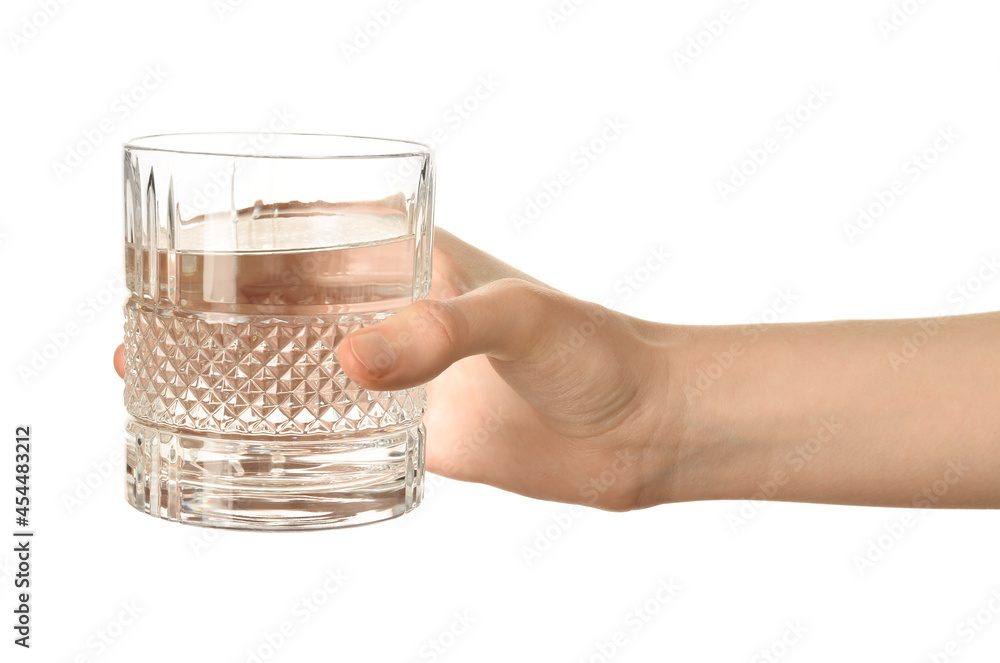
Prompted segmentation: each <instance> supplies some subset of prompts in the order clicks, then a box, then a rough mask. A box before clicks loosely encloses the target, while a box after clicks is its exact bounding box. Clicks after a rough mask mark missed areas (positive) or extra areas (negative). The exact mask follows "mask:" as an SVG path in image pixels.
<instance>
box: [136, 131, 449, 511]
mask: <svg viewBox="0 0 1000 663" xmlns="http://www.w3.org/2000/svg"><path fill="white" fill-rule="evenodd" d="M124 166H125V274H126V284H127V286H128V290H129V296H128V300H127V301H126V302H125V306H124V311H125V407H126V409H127V411H128V417H127V420H126V424H125V445H126V462H125V474H126V497H127V499H128V502H129V503H130V504H131V505H132V506H134V507H135V508H136V509H138V510H139V511H142V512H144V513H148V514H150V515H152V516H157V517H160V518H164V519H167V520H173V521H179V522H183V523H189V524H194V525H204V526H210V527H230V528H240V529H257V530H280V529H309V528H325V527H339V526H346V525H356V524H361V523H369V522H374V521H378V520H383V519H386V518H391V517H394V516H398V515H400V514H403V513H405V512H407V511H410V510H411V509H413V508H414V507H416V506H417V505H418V504H419V503H420V500H421V497H422V494H423V472H424V426H423V424H422V423H421V417H422V415H423V413H424V409H425V405H426V396H425V392H424V387H423V386H419V387H415V388H412V389H406V390H402V391H369V390H366V389H362V388H361V387H359V386H358V385H356V384H355V383H354V382H352V381H351V380H350V379H348V378H347V376H346V375H345V374H344V372H343V371H342V370H341V367H340V364H339V362H338V360H337V354H336V353H337V346H338V345H339V343H340V341H341V340H342V339H343V338H344V336H345V335H347V334H349V333H350V332H352V331H354V330H356V329H358V328H360V327H364V326H366V325H370V324H372V323H373V322H376V321H379V320H382V319H384V318H386V317H387V316H390V315H392V314H393V313H395V312H396V311H398V310H399V309H400V308H402V307H404V306H406V305H407V304H409V303H411V302H413V301H414V300H416V299H420V298H423V297H425V296H426V295H427V292H428V290H429V288H430V278H431V243H432V238H433V230H432V226H433V208H434V168H433V155H432V153H431V150H430V149H429V148H427V147H426V146H424V145H420V144H417V143H411V142H407V141H397V140H386V139H378V138H360V137H352V136H330V135H310V134H261V135H257V134H239V133H201V134H173V135H159V136H146V137H143V138H137V139H135V140H132V141H130V142H129V143H127V144H126V145H125V147H124Z"/></svg>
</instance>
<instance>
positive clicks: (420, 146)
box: [122, 131, 434, 159]
mask: <svg viewBox="0 0 1000 663" xmlns="http://www.w3.org/2000/svg"><path fill="white" fill-rule="evenodd" d="M263 135H268V136H277V137H288V136H296V137H298V138H297V139H296V140H299V139H301V138H305V139H314V140H317V141H326V142H333V143H336V142H345V141H349V142H363V143H364V144H366V145H373V144H376V143H382V144H386V145H395V146H399V147H398V149H386V150H377V149H371V150H364V149H361V150H357V149H355V150H345V149H341V150H331V151H330V152H329V153H327V152H324V151H319V152H317V153H315V154H296V153H294V151H290V152H288V153H280V154H269V153H267V152H266V151H262V152H239V151H237V150H235V149H206V148H202V149H193V148H185V147H178V146H177V145H173V144H172V143H173V142H177V141H182V140H183V139H189V140H197V139H198V138H209V137H216V138H219V137H231V138H234V139H236V138H238V137H241V136H242V137H244V138H247V139H249V138H251V137H259V136H263ZM158 143H163V144H162V145H160V144H158ZM122 149H123V150H131V151H135V150H141V151H144V152H166V153H173V154H190V155H199V156H214V157H233V158H240V159H393V158H397V159H398V158H406V157H422V156H430V155H431V154H433V152H434V150H433V148H432V147H430V146H429V145H426V144H424V143H419V142H417V141H413V140H405V139H401V138H379V137H376V136H352V135H348V134H322V133H305V132H283V131H187V132H179V133H162V134H149V135H146V136H137V137H135V138H131V139H129V140H128V141H126V142H124V143H122Z"/></svg>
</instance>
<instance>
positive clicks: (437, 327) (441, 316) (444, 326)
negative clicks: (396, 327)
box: [414, 299, 466, 346]
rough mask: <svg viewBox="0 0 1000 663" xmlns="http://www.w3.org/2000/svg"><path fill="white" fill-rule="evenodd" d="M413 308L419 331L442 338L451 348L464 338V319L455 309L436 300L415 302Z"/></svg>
mask: <svg viewBox="0 0 1000 663" xmlns="http://www.w3.org/2000/svg"><path fill="white" fill-rule="evenodd" d="M414 306H415V307H416V309H417V313H418V320H419V324H418V326H419V328H420V329H421V330H424V331H427V332H429V333H431V334H435V333H436V334H438V335H440V336H442V337H444V339H445V340H446V341H447V342H448V344H449V345H452V346H454V345H456V344H458V342H459V339H461V338H462V337H463V336H464V333H465V326H466V323H465V319H464V317H463V316H462V312H461V311H459V310H458V309H457V308H456V307H454V306H452V305H450V304H448V303H447V302H443V301H440V300H436V299H423V300H420V301H419V302H415V303H414Z"/></svg>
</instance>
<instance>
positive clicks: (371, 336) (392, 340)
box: [338, 279, 557, 389]
mask: <svg viewBox="0 0 1000 663" xmlns="http://www.w3.org/2000/svg"><path fill="white" fill-rule="evenodd" d="M556 296H557V293H554V292H553V291H551V290H549V289H547V288H545V287H542V286H538V285H535V284H532V283H527V282H525V281H521V280H519V279H500V280H498V281H494V282H492V283H489V284H487V285H486V286H484V287H482V288H479V289H477V290H474V291H472V292H470V293H467V294H465V295H461V296H460V297H455V298H453V299H447V300H423V301H419V302H415V303H414V304H412V305H410V306H407V307H406V308H404V309H403V310H402V311H400V312H399V313H397V314H396V315H394V316H392V317H391V318H389V319H387V320H385V321H383V322H380V323H377V324H375V325H372V326H370V327H366V328H365V329H362V330H359V331H357V332H355V333H353V334H351V335H350V336H348V337H347V338H345V339H344V340H343V341H342V342H341V344H340V348H339V350H338V356H339V358H340V363H341V365H342V366H343V367H344V371H345V372H346V373H347V374H348V376H350V377H351V379H353V380H354V381H355V382H357V383H358V384H360V385H361V386H363V387H366V388H368V389H405V388H408V387H412V386H415V385H418V384H423V383H425V382H428V381H429V380H431V379H432V378H434V377H437V376H438V375H439V374H441V373H442V372H443V371H444V370H445V369H446V368H448V366H450V365H451V364H453V363H454V362H456V361H458V360H459V359H462V358H464V357H468V356H471V355H475V354H486V355H489V356H490V357H493V358H496V359H501V360H507V361H515V360H520V359H526V358H529V356H530V355H531V353H532V351H533V350H534V348H535V347H536V346H537V345H538V344H539V342H540V340H541V339H542V338H544V336H545V332H546V328H547V324H548V316H549V315H550V314H551V305H548V302H549V300H552V299H553V298H554V297H556Z"/></svg>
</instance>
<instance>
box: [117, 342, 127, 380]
mask: <svg viewBox="0 0 1000 663" xmlns="http://www.w3.org/2000/svg"><path fill="white" fill-rule="evenodd" d="M115 372H116V373H118V377H120V378H123V377H125V346H124V345H119V346H118V347H117V348H115Z"/></svg>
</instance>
